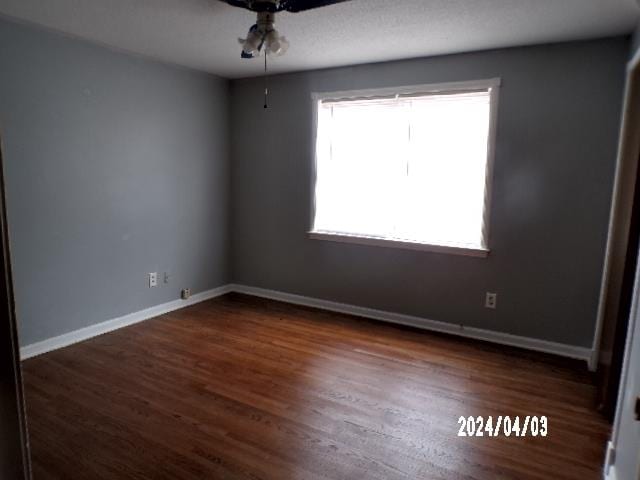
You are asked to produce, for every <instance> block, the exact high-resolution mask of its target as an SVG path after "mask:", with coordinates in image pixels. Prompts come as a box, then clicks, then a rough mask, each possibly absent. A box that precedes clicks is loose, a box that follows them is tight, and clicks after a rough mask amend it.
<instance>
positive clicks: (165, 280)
mask: <svg viewBox="0 0 640 480" xmlns="http://www.w3.org/2000/svg"><path fill="white" fill-rule="evenodd" d="M164 283H169V272H164Z"/></svg>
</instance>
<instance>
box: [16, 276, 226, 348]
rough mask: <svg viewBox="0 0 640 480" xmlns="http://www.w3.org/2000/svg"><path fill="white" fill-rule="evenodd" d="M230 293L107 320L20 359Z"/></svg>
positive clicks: (44, 343)
mask: <svg viewBox="0 0 640 480" xmlns="http://www.w3.org/2000/svg"><path fill="white" fill-rule="evenodd" d="M230 291H231V288H230V286H229V285H224V286H222V287H218V288H214V289H212V290H207V291H206V292H201V293H196V294H194V295H192V296H191V297H190V298H189V299H188V300H172V301H171V302H167V303H163V304H161V305H156V306H155V307H151V308H146V309H144V310H140V311H138V312H134V313H130V314H128V315H124V316H122V317H118V318H114V319H111V320H107V321H106V322H101V323H97V324H95V325H89V326H88V327H84V328H80V329H78V330H74V331H72V332H69V333H64V334H62V335H59V336H57V337H53V338H48V339H46V340H43V341H41V342H36V343H32V344H30V345H26V346H24V347H21V348H20V358H21V359H22V360H26V359H27V358H31V357H35V356H36V355H41V354H43V353H46V352H50V351H52V350H57V349H58V348H62V347H66V346H68V345H71V344H74V343H77V342H81V341H83V340H87V339H89V338H92V337H96V336H98V335H102V334H103V333H108V332H112V331H113V330H117V329H119V328H122V327H126V326H128V325H133V324H134V323H139V322H142V321H144V320H148V319H150V318H153V317H157V316H158V315H163V314H165V313H169V312H172V311H174V310H178V309H180V308H184V307H187V306H189V305H193V304H196V303H200V302H203V301H205V300H209V299H211V298H215V297H219V296H220V295H224V294H225V293H229V292H230Z"/></svg>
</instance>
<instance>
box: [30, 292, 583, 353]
mask: <svg viewBox="0 0 640 480" xmlns="http://www.w3.org/2000/svg"><path fill="white" fill-rule="evenodd" d="M230 292H238V293H243V294H245V295H252V296H255V297H261V298H269V299H272V300H278V301H281V302H287V303H291V304H294V305H303V306H306V307H314V308H319V309H322V310H328V311H331V312H338V313H345V314H348V315H355V316H358V317H364V318H370V319H373V320H380V321H383V322H388V323H396V324H399V325H407V326H410V327H416V328H420V329H423V330H429V331H434V332H442V333H449V334H452V335H458V336H461V337H467V338H473V339H476V340H484V341H488V342H492V343H497V344H500V345H509V346H512V347H520V348H524V349H527V350H534V351H538V352H544V353H551V354H554V355H560V356H563V357H569V358H575V359H578V360H584V361H587V362H588V361H589V359H590V357H591V355H592V352H591V350H590V349H589V348H585V347H578V346H575V345H566V344H563V343H556V342H549V341H547V340H539V339H536V338H529V337H521V336H518V335H511V334H509V333H502V332H495V331H491V330H485V329H482V328H475V327H465V326H464V325H457V324H453V323H447V322H440V321H436V320H429V319H426V318H422V317H415V316H412V315H404V314H401V313H393V312H387V311H384V310H376V309H373V308H367V307H359V306H356V305H349V304H346V303H339V302H332V301H329V300H322V299H318V298H313V297H305V296H302V295H295V294H292V293H285V292H280V291H276V290H267V289H264V288H258V287H250V286H247V285H238V284H229V285H224V286H221V287H218V288H214V289H213V290H208V291H206V292H202V293H197V294H195V295H192V296H191V298H189V299H188V300H173V301H171V302H167V303H164V304H162V305H157V306H155V307H151V308H147V309H145V310H141V311H139V312H134V313H131V314H129V315H124V316H122V317H119V318H114V319H112V320H107V321H106V322H102V323H98V324H96V325H90V326H88V327H85V328H81V329H79V330H75V331H73V332H69V333H65V334H63V335H60V336H57V337H53V338H49V339H47V340H43V341H41V342H37V343H32V344H31V345H26V346H24V347H22V348H21V349H20V357H21V359H22V360H26V359H27V358H31V357H35V356H36V355H40V354H43V353H46V352H50V351H52V350H57V349H58V348H63V347H66V346H68V345H71V344H74V343H77V342H81V341H83V340H88V339H89V338H92V337H96V336H98V335H102V334H103V333H108V332H111V331H114V330H117V329H119V328H123V327H126V326H129V325H133V324H135V323H139V322H142V321H144V320H148V319H150V318H153V317H157V316H158V315H163V314H165V313H169V312H172V311H174V310H178V309H180V308H183V307H187V306H189V305H193V304H196V303H199V302H203V301H205V300H210V299H212V298H216V297H219V296H222V295H224V294H227V293H230Z"/></svg>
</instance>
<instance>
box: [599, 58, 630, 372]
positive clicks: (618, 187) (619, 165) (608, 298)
mask: <svg viewBox="0 0 640 480" xmlns="http://www.w3.org/2000/svg"><path fill="white" fill-rule="evenodd" d="M637 105H640V48H639V49H638V51H637V52H636V53H635V55H634V57H633V58H632V59H631V60H630V61H629V62H628V63H627V68H626V84H625V92H624V103H623V112H622V125H621V129H620V139H619V142H618V158H617V161H616V171H615V177H614V186H613V199H612V202H611V212H610V216H609V228H608V233H607V246H606V251H605V258H604V264H603V273H602V283H601V286H600V297H599V302H598V312H597V316H596V328H595V332H594V336H593V344H592V352H591V358H590V361H589V369H590V370H592V371H595V370H597V367H598V366H599V364H600V363H601V362H602V361H603V359H602V358H600V351H599V349H600V343H601V340H602V333H603V326H604V324H605V322H607V321H616V319H617V316H618V313H619V307H620V297H621V293H622V282H623V274H624V266H625V260H626V250H627V247H628V242H629V232H630V228H631V212H632V209H633V199H634V193H635V188H636V185H635V183H636V174H637V170H638V163H639V158H640V108H638V107H637Z"/></svg>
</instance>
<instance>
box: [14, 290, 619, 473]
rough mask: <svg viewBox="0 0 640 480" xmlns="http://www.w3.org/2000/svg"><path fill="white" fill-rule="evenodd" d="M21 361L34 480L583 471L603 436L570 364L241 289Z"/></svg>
mask: <svg viewBox="0 0 640 480" xmlns="http://www.w3.org/2000/svg"><path fill="white" fill-rule="evenodd" d="M23 368H24V378H25V388H26V398H27V408H28V421H29V430H30V436H31V446H32V457H33V464H34V471H35V479H36V480H41V479H53V478H55V479H64V480H71V479H114V478H116V479H120V478H122V479H154V480H155V479H172V480H175V479H183V478H187V479H253V480H256V479H273V480H292V479H340V480H343V479H345V480H349V479H366V480H394V479H411V480H418V479H447V480H455V479H465V480H469V479H491V480H495V479H544V480H548V479H576V480H589V479H599V478H601V465H602V462H603V454H604V447H605V442H606V438H607V434H608V426H607V424H606V422H605V421H604V420H603V418H601V417H600V416H599V414H598V413H596V411H595V410H594V408H593V402H594V397H595V388H594V386H593V384H592V382H591V379H590V376H589V375H588V373H587V372H586V369H585V367H584V366H583V365H582V364H580V363H578V362H572V361H567V360H563V359H558V358H554V357H551V356H546V355H542V354H535V353H530V352H522V351H519V350H517V349H511V348H505V347H499V346H494V345H490V344H486V343H482V342H475V341H469V340H464V339H458V338H453V337H448V336H445V335H438V334H431V333H426V332H420V331H417V330H412V329H408V328H402V327H396V326H392V325H386V324H382V323H376V322H372V321H368V320H362V319H357V318H355V317H350V316H347V315H339V314H334V313H327V312H322V311H317V310H312V309H308V308H303V307H295V306H291V305H287V304H283V303H278V302H273V301H267V300H260V299H256V298H252V297H247V296H241V295H235V294H234V295H228V296H225V297H222V298H219V299H216V300H212V301H208V302H205V303H201V304H199V305H196V306H192V307H189V308H185V309H183V310H180V311H177V312H174V313H170V314H167V315H163V316H161V317H158V318H156V319H153V320H149V321H146V322H144V323H140V324H137V325H134V326H131V327H128V328H124V329H121V330H118V331H115V332H112V333H109V334H106V335H102V336H100V337H96V338H94V339H91V340H88V341H85V342H82V343H79V344H76V345H72V346H70V347H67V348H64V349H61V350H57V351H54V352H51V353H47V354H45V355H42V356H40V357H36V358H33V359H30V360H27V361H25V362H24V363H23ZM470 415H473V416H477V415H483V416H485V417H486V416H490V415H492V416H494V417H497V416H498V415H511V416H515V415H520V416H526V415H546V416H547V417H548V418H549V424H548V432H549V434H548V436H547V437H545V438H542V437H538V438H531V437H527V438H516V437H513V436H511V437H509V438H507V437H504V436H499V437H496V438H493V437H491V438H489V437H487V436H484V437H466V438H462V437H458V436H457V433H458V429H459V427H458V417H459V416H465V417H467V416H470Z"/></svg>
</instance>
